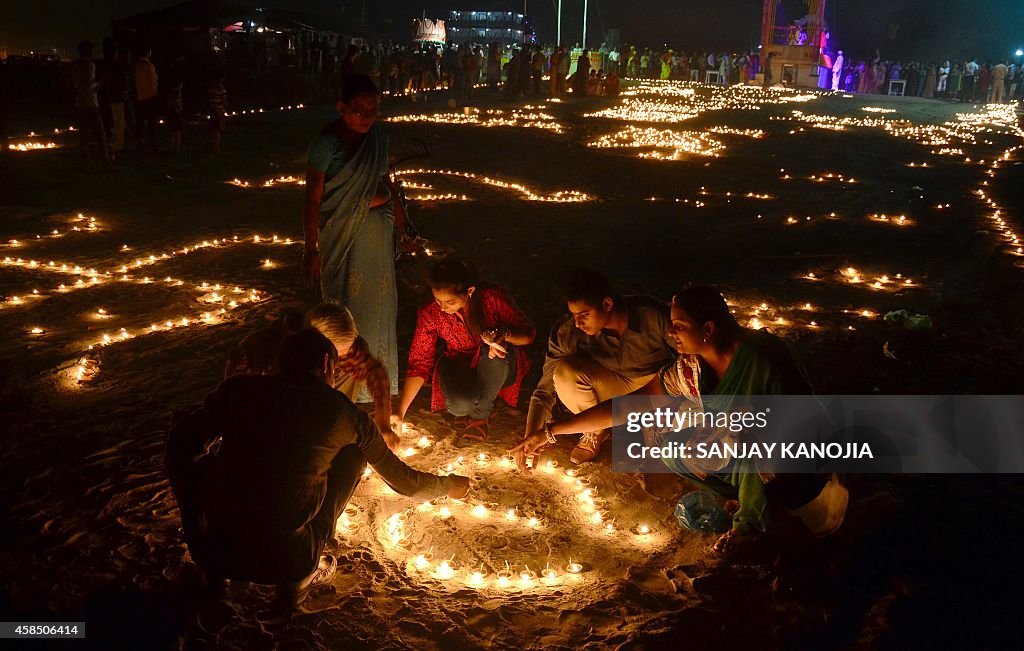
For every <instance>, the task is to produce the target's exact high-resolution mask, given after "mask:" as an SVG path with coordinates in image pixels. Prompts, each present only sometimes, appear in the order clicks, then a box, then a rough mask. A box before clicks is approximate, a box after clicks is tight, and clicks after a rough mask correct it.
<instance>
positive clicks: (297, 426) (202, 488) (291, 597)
mask: <svg viewBox="0 0 1024 651" xmlns="http://www.w3.org/2000/svg"><path fill="white" fill-rule="evenodd" d="M336 357H337V352H336V351H335V348H334V346H333V344H331V342H330V341H329V340H328V339H327V338H326V337H324V336H323V335H322V334H320V333H319V332H317V331H316V330H315V329H313V328H306V329H304V330H301V331H299V332H297V333H295V334H293V335H291V336H289V337H288V338H287V339H285V340H284V341H283V342H282V344H281V348H280V356H279V359H278V370H277V371H276V372H275V373H272V374H270V375H247V374H243V375H236V376H232V377H230V378H228V379H227V380H225V381H224V382H222V383H221V384H220V386H219V387H217V389H216V390H215V391H214V392H213V393H211V394H210V395H209V396H207V398H206V400H205V401H204V403H203V406H202V408H201V409H199V410H198V411H196V412H195V413H193V414H192V415H190V416H188V417H187V418H185V419H184V420H182V421H181V422H179V423H177V424H176V425H175V426H174V427H173V428H172V429H171V432H170V434H169V435H168V437H167V449H166V465H167V473H168V475H169V476H170V481H171V487H172V488H173V490H174V495H175V498H176V499H177V501H178V506H179V508H180V510H181V520H182V529H183V530H184V532H185V539H186V542H187V543H188V546H189V552H190V553H191V555H192V558H193V560H194V561H195V562H196V564H197V565H198V566H199V567H200V568H201V569H202V570H203V572H204V573H205V574H206V576H207V578H208V579H210V580H212V581H213V582H214V583H215V585H216V586H218V587H219V586H222V585H223V580H224V579H234V580H240V581H251V582H253V583H261V584H269V585H276V586H277V594H278V601H279V604H280V605H282V606H285V607H289V606H290V607H294V606H295V605H297V604H298V603H299V602H300V601H301V600H302V599H303V598H304V596H305V594H306V592H308V590H309V588H311V587H313V586H314V585H320V584H323V583H326V582H328V581H330V579H331V577H332V576H333V575H334V571H335V568H336V561H334V559H333V558H332V557H329V556H328V557H321V554H322V552H323V549H324V545H325V544H326V542H327V541H328V540H329V539H330V538H331V537H332V536H333V535H334V530H335V525H336V522H337V520H338V518H339V516H340V515H341V512H342V511H343V510H344V508H345V505H346V504H347V503H348V500H349V498H350V497H351V496H352V493H353V492H354V491H355V488H356V485H357V484H358V483H359V480H360V478H361V477H362V474H363V470H364V469H365V467H366V464H370V465H371V466H373V468H374V469H375V470H376V471H377V473H378V474H379V475H380V477H381V478H382V479H383V480H384V481H385V482H386V483H387V484H388V485H389V486H391V487H392V488H393V489H394V490H395V491H397V492H398V493H401V494H402V495H407V496H410V497H415V498H416V499H419V500H429V499H433V498H436V497H439V496H441V495H444V494H445V493H447V494H448V496H449V497H452V498H462V497H465V495H466V493H467V492H468V490H469V480H468V479H466V478H465V477H459V476H454V475H451V476H448V477H438V476H436V475H432V474H429V473H425V472H419V471H417V470H413V469H412V468H410V467H409V466H407V465H405V463H403V462H402V461H401V460H400V459H399V458H398V457H396V456H395V455H394V453H392V452H391V450H389V449H388V447H387V445H386V444H385V443H384V440H383V439H382V438H381V435H380V432H379V431H378V430H377V427H376V426H375V425H374V424H373V422H372V421H371V420H370V418H369V417H368V416H367V415H366V414H364V413H363V412H362V411H360V410H359V409H357V408H356V407H355V406H354V405H353V404H352V402H351V401H350V400H349V399H348V398H346V397H345V396H344V395H342V394H341V393H339V392H337V391H335V390H334V389H332V388H331V387H330V385H329V384H328V377H329V373H330V372H331V369H332V368H333V365H334V363H335V358H336ZM218 437H221V439H222V440H221V442H220V445H219V448H218V446H216V445H215V442H216V440H217V439H218ZM211 450H213V451H211Z"/></svg>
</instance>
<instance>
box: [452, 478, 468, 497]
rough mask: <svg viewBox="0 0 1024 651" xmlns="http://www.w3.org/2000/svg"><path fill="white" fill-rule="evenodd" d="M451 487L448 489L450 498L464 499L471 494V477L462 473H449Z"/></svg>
mask: <svg viewBox="0 0 1024 651" xmlns="http://www.w3.org/2000/svg"><path fill="white" fill-rule="evenodd" d="M448 481H449V482H450V484H451V487H450V488H449V489H448V499H452V500H462V499H465V498H466V495H469V477H463V476H462V475H448Z"/></svg>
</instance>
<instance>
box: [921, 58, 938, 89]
mask: <svg viewBox="0 0 1024 651" xmlns="http://www.w3.org/2000/svg"><path fill="white" fill-rule="evenodd" d="M935 73H936V71H935V64H934V63H929V64H928V74H927V75H926V76H925V78H924V90H923V91H922V92H921V97H935V88H936V85H935V84H936V80H937V78H938V77H937V75H936V74H935Z"/></svg>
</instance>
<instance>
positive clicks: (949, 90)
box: [946, 63, 964, 99]
mask: <svg viewBox="0 0 1024 651" xmlns="http://www.w3.org/2000/svg"><path fill="white" fill-rule="evenodd" d="M948 77H949V79H948V80H947V82H946V94H947V95H948V96H949V97H951V98H954V99H956V98H957V97H959V96H960V89H961V86H962V80H963V78H964V69H963V67H962V66H961V65H960V64H959V63H957V64H954V65H953V67H952V68H950V69H949V75H948Z"/></svg>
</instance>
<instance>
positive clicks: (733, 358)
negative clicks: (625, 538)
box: [511, 287, 849, 556]
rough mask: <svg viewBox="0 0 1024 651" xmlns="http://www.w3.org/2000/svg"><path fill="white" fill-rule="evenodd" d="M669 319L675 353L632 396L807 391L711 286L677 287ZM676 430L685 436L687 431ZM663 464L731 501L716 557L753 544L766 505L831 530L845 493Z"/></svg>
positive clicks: (536, 439) (553, 433)
mask: <svg viewBox="0 0 1024 651" xmlns="http://www.w3.org/2000/svg"><path fill="white" fill-rule="evenodd" d="M671 317H672V329H671V331H670V332H669V336H670V338H671V339H672V341H673V344H674V346H675V348H676V350H677V351H678V352H679V353H680V357H679V359H678V360H677V361H676V362H673V363H672V364H671V365H670V366H668V367H666V368H665V369H663V370H662V371H661V372H660V373H658V375H657V376H655V378H654V379H652V380H651V381H650V383H648V384H647V385H646V386H644V387H643V388H641V389H640V390H638V391H636V392H635V393H636V394H637V395H669V396H674V397H680V398H684V399H685V400H687V401H689V402H690V403H692V404H693V405H694V406H695V407H697V408H698V409H699V410H700V411H704V410H707V409H710V410H712V411H716V412H723V411H729V410H731V409H734V408H735V409H738V408H740V407H741V405H742V404H743V401H744V397H745V396H765V395H806V394H809V393H811V386H810V383H809V382H808V381H807V379H806V378H805V377H804V374H803V372H802V371H801V370H800V368H799V366H798V365H797V363H796V361H795V360H794V359H793V356H792V353H791V352H790V351H789V348H788V347H787V346H786V344H785V342H783V341H782V340H781V339H779V338H778V337H776V336H775V335H773V334H770V333H768V332H766V331H764V330H750V329H747V328H743V327H741V326H740V325H739V324H738V323H737V322H736V319H735V318H734V317H733V315H732V313H731V312H730V310H729V307H728V305H727V304H726V302H725V298H723V297H722V295H721V294H720V293H719V292H718V290H716V289H714V288H712V287H692V288H688V289H684V290H683V291H681V292H679V293H678V294H676V295H675V297H674V298H673V299H672V310H671ZM613 419H614V416H613V410H612V402H611V401H606V402H603V403H601V404H599V405H597V406H596V407H592V408H590V409H588V410H586V411H583V412H581V413H579V414H577V415H575V416H573V417H571V418H568V419H566V420H563V421H559V422H548V423H547V424H545V426H544V430H543V431H542V432H540V433H539V434H537V435H535V436H533V437H528V438H527V439H525V440H524V441H523V442H522V443H521V444H520V445H518V446H517V447H515V448H513V449H512V450H511V452H512V454H513V455H514V456H516V460H517V463H519V465H520V467H521V468H522V467H525V457H527V456H531V455H535V454H536V453H537V451H539V450H540V449H542V448H543V447H544V446H546V445H548V444H549V443H551V442H552V441H553V440H555V438H556V437H557V436H561V435H568V434H571V433H576V432H582V431H590V430H592V429H600V428H603V427H611V426H612V425H613V424H619V423H614V422H613ZM683 434H684V435H687V436H691V432H690V431H689V430H684V431H683ZM692 436H699V437H702V439H703V440H708V438H707V437H708V436H720V433H719V432H716V431H711V432H702V431H700V430H698V431H697V432H692ZM690 443H691V444H692V443H693V438H692V437H691V438H690ZM699 463H704V464H706V465H698V464H699ZM665 464H666V465H667V466H668V467H669V468H670V469H671V470H672V471H674V472H676V473H678V474H680V475H683V476H684V477H685V478H686V479H688V480H690V481H692V482H694V483H696V484H698V485H701V486H703V487H705V488H708V489H710V490H712V491H714V492H716V493H718V494H719V495H721V496H723V497H725V498H727V499H729V500H735V502H734V504H733V506H734V507H735V509H734V512H733V516H732V529H730V530H729V531H728V532H726V533H725V534H724V535H723V536H722V537H721V538H719V539H718V541H717V542H716V543H715V544H714V547H713V549H714V551H715V552H717V553H719V554H722V555H726V556H732V555H737V554H742V553H744V552H746V551H749V550H750V548H751V547H752V546H753V545H755V544H757V543H758V542H760V540H761V538H762V537H761V534H763V533H767V532H769V531H770V530H771V529H772V527H773V521H772V514H771V509H770V508H769V507H770V506H771V503H777V504H778V505H780V506H781V507H783V508H784V509H786V510H787V511H789V512H790V513H791V514H793V515H795V516H796V517H798V518H799V519H801V520H802V521H803V522H804V524H805V525H806V526H807V527H808V529H810V530H811V531H812V533H815V534H817V535H828V534H830V533H832V532H834V531H835V530H836V529H837V528H838V527H839V525H840V524H841V523H842V520H843V516H844V515H845V512H846V504H847V500H848V498H849V494H848V492H847V491H846V489H845V488H844V487H843V486H842V485H841V484H840V483H839V481H838V479H837V478H836V477H835V476H834V475H833V476H832V477H831V478H829V477H822V476H819V475H779V476H774V475H771V474H770V473H761V472H759V470H758V468H757V466H756V464H755V462H754V461H753V460H750V459H730V460H725V461H721V462H719V463H718V464H714V463H710V464H709V463H708V462H697V461H680V460H677V459H666V460H665ZM684 464H685V465H684ZM534 466H536V462H535V463H534Z"/></svg>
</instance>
